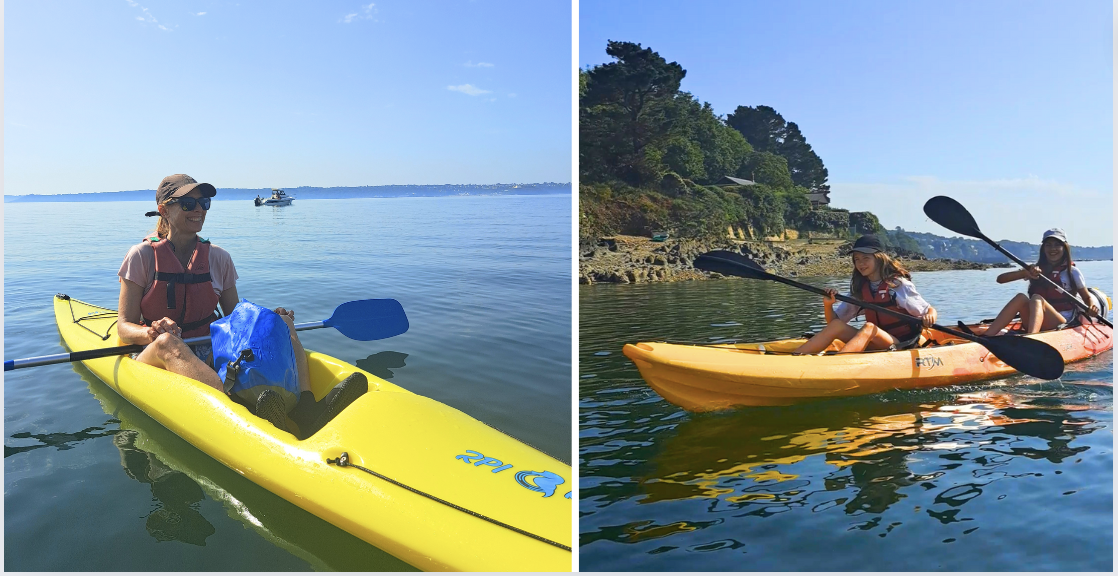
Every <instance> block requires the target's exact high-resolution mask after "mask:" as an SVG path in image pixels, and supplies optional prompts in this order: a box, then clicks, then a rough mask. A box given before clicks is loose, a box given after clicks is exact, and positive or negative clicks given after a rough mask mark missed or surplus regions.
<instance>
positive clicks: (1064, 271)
mask: <svg viewBox="0 0 1118 576" xmlns="http://www.w3.org/2000/svg"><path fill="white" fill-rule="evenodd" d="M1041 276H1047V277H1048V279H1049V280H1052V281H1053V282H1055V283H1056V284H1059V285H1060V286H1061V287H1063V289H1064V290H1066V291H1067V292H1068V293H1069V294H1078V295H1079V298H1080V299H1081V300H1082V301H1083V302H1084V303H1086V304H1087V306H1088V307H1089V308H1090V310H1091V314H1092V315H1095V314H1098V313H1099V303H1098V301H1096V300H1095V298H1094V296H1093V295H1092V294H1091V293H1090V292H1089V291H1088V290H1087V281H1086V280H1085V279H1084V278H1083V273H1082V272H1080V271H1079V269H1078V268H1076V267H1075V263H1074V262H1072V259H1071V246H1070V245H1068V239H1067V236H1066V235H1064V231H1063V230H1061V229H1059V228H1053V229H1051V230H1048V231H1046V232H1045V233H1044V235H1043V236H1042V237H1041V241H1040V256H1039V257H1038V258H1037V263H1036V264H1034V265H1032V266H1030V267H1028V268H1024V269H1020V270H1014V271H1012V272H1006V273H1004V274H1000V275H998V284H1005V283H1006V282H1013V281H1014V280H1028V281H1029V290H1028V293H1027V294H1017V295H1016V296H1014V297H1013V299H1011V300H1010V301H1009V303H1007V304H1006V305H1005V307H1004V308H1002V311H1001V312H999V313H998V315H997V317H996V318H994V321H993V322H991V323H990V326H989V327H987V328H986V334H992V335H993V334H999V333H1000V332H1001V331H1002V330H1004V329H1005V328H1006V326H1009V323H1010V322H1012V321H1013V318H1014V317H1016V316H1017V315H1018V314H1020V315H1021V329H1022V330H1023V331H1024V332H1025V333H1027V334H1036V333H1037V332H1041V331H1046V330H1052V329H1055V328H1056V327H1058V326H1059V325H1060V324H1068V323H1070V322H1072V321H1073V320H1075V319H1076V317H1077V315H1080V316H1082V318H1086V319H1088V320H1087V321H1091V320H1089V317H1088V316H1085V315H1082V312H1081V311H1080V310H1079V308H1077V307H1076V306H1075V304H1074V303H1073V302H1072V300H1071V298H1068V297H1067V296H1065V295H1064V294H1062V293H1061V292H1060V291H1059V290H1056V288H1055V287H1054V286H1052V285H1051V284H1049V283H1048V282H1045V281H1044V280H1043V279H1042V278H1041Z"/></svg>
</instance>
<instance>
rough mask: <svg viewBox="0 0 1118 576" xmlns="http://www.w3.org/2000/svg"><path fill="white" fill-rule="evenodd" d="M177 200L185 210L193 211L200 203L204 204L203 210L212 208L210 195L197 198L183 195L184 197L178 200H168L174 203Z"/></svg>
mask: <svg viewBox="0 0 1118 576" xmlns="http://www.w3.org/2000/svg"><path fill="white" fill-rule="evenodd" d="M175 202H178V204H179V207H180V208H182V209H183V211H184V212H193V211H194V207H195V206H197V205H199V204H201V205H202V209H203V210H209V209H210V198H209V197H204V198H195V197H193V196H183V197H182V198H179V199H178V200H174V201H172V202H168V204H174V203H175Z"/></svg>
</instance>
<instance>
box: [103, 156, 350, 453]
mask: <svg viewBox="0 0 1118 576" xmlns="http://www.w3.org/2000/svg"><path fill="white" fill-rule="evenodd" d="M216 195H217V189H215V188H214V187H213V185H211V184H205V183H202V184H199V183H198V182H197V181H196V180H194V179H193V178H191V177H190V176H187V175H185V174H174V175H172V176H168V177H166V178H164V179H163V181H162V182H160V183H159V188H158V189H157V190H156V192H155V201H156V210H154V211H152V212H148V213H147V216H159V221H158V223H157V225H156V231H155V236H153V237H152V238H146V239H144V241H143V242H141V243H139V244H137V245H135V246H133V247H132V248H131V249H130V250H129V251H128V254H127V255H126V256H125V257H124V262H123V264H121V266H120V270H119V271H118V272H117V275H118V276H119V277H120V301H119V307H118V312H117V335H118V336H119V337H120V339H121V340H122V341H123V342H124V343H126V344H143V345H147V348H145V349H144V350H143V351H142V352H140V353H139V354H136V355H135V356H134V358H135V360H137V361H139V362H143V363H144V364H150V365H152V366H155V367H157V368H162V369H164V370H167V371H169V372H173V373H175V374H180V375H182V376H186V377H188V378H192V379H194V380H197V381H199V382H202V383H204V384H206V385H207V386H210V387H212V388H214V389H216V390H218V391H222V392H224V384H223V382H222V381H221V378H219V377H218V375H217V371H216V370H215V369H214V366H213V349H212V348H211V346H210V344H209V343H203V344H194V345H187V344H186V343H184V342H183V338H191V337H195V336H205V335H208V334H209V333H210V329H209V326H210V323H212V322H213V321H214V320H216V319H217V318H218V316H217V314H216V313H215V311H216V308H217V307H218V306H220V308H221V311H222V312H223V313H224V314H225V315H228V314H229V313H231V312H232V311H233V309H234V308H235V307H236V306H237V304H238V303H239V302H240V297H239V296H238V294H237V286H236V282H237V270H236V268H234V266H233V260H232V258H230V256H229V253H228V252H226V251H225V250H222V249H221V248H219V247H217V246H213V245H211V244H210V243H209V241H208V240H204V239H202V238H200V237H199V236H198V233H199V232H201V230H202V225H203V224H204V223H205V221H206V214H207V211H208V210H209V208H210V199H211V198H213V197H214V196H216ZM275 313H276V314H278V315H279V316H280V317H281V318H282V319H283V321H284V323H285V324H287V327H288V330H289V331H290V334H291V346H292V348H293V350H294V356H295V363H296V370H297V381H298V389H299V394H298V400H297V403H295V406H294V411H291V410H290V408H291V406H289V405H288V404H287V403H285V402H284V400H283V398H282V397H281V396H280V395H279V394H278V393H276V392H275V391H274V390H271V389H265V390H264V391H263V392H262V393H260V395H259V396H258V397H257V398H256V399H255V400H256V401H255V402H254V403H252V404H254V405H252V406H248V408H249V409H250V410H251V411H252V412H253V413H254V414H256V415H257V416H260V417H261V418H264V419H266V420H268V421H269V422H271V423H272V424H274V425H275V426H276V427H277V428H279V429H281V430H284V431H289V430H288V426H287V413H288V412H289V411H290V412H291V417H292V420H294V421H295V423H296V424H297V425H298V426H299V429H300V430H299V431H300V433H301V435H302V436H303V437H307V436H309V435H310V434H313V433H314V431H317V429H318V428H320V427H321V425H322V424H325V422H327V421H329V419H330V418H332V417H333V416H334V415H335V414H337V412H339V411H340V410H341V409H342V408H344V407H345V406H347V405H348V404H349V403H350V402H352V401H353V400H354V399H356V398H357V397H358V396H360V395H361V394H363V393H364V392H365V391H367V390H368V381H367V380H366V379H365V377H364V375H362V374H360V373H355V374H354V375H353V376H351V377H350V378H347V379H346V380H344V381H343V382H342V383H341V384H339V385H338V386H337V387H335V389H334V390H332V391H331V394H330V395H328V396H331V395H332V397H330V398H326V399H324V400H323V402H322V403H319V404H321V406H319V405H317V404H316V403H315V401H314V394H313V393H312V392H311V391H310V381H311V380H310V371H309V369H308V366H307V358H306V354H305V352H304V351H303V346H302V344H301V343H300V342H299V337H298V335H297V334H296V332H295V325H294V320H295V312H294V311H293V310H289V309H286V308H276V309H275ZM234 399H236V398H234Z"/></svg>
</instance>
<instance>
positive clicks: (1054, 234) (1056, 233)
mask: <svg viewBox="0 0 1118 576" xmlns="http://www.w3.org/2000/svg"><path fill="white" fill-rule="evenodd" d="M1049 238H1055V239H1057V240H1059V241H1060V242H1063V243H1064V244H1067V243H1068V237H1067V236H1065V235H1064V231H1063V230H1061V229H1059V228H1053V229H1051V230H1047V231H1045V232H1044V236H1042V237H1041V239H1040V243H1041V244H1044V241H1045V240H1047V239H1049Z"/></svg>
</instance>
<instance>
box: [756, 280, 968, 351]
mask: <svg viewBox="0 0 1118 576" xmlns="http://www.w3.org/2000/svg"><path fill="white" fill-rule="evenodd" d="M765 274H766V275H768V278H769V280H775V281H777V282H780V283H782V284H787V285H789V286H795V287H796V288H800V289H802V290H807V291H808V292H814V293H816V294H819V295H820V296H826V295H827V291H826V290H824V289H822V288H816V287H815V286H811V285H808V284H803V283H800V282H796V281H795V280H792V279H791V278H785V277H783V276H777V275H775V274H769V273H768V272H765ZM835 300H840V301H842V302H846V303H847V304H853V305H855V306H858V307H860V308H866V309H869V310H873V311H874V312H877V313H879V314H889V315H891V316H896V317H897V318H901V319H902V320H908V321H909V322H912V323H914V324H920V325H921V326H923V325H924V321H923V320H922V319H920V318H917V317H915V316H912V315H911V314H905V313H904V312H897V311H896V310H890V309H889V308H885V307H884V306H878V305H877V304H873V303H871V302H863V301H861V300H858V299H856V298H851V297H849V296H843V295H842V294H835ZM931 327H932V328H935V329H936V330H939V331H940V332H945V333H947V334H951V335H953V336H958V337H959V338H964V339H967V340H974V341H975V342H982V341H983V340H985V338H983V337H981V336H976V335H974V334H967V333H965V332H959V331H958V330H954V329H952V328H948V327H946V326H940V325H939V324H932V326H931Z"/></svg>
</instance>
